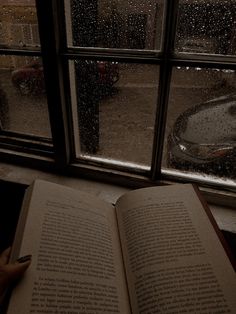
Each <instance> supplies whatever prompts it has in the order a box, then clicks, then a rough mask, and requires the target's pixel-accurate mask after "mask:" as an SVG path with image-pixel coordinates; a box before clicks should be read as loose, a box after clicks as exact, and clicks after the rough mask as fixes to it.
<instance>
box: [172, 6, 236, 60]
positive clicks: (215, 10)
mask: <svg viewBox="0 0 236 314" xmlns="http://www.w3.org/2000/svg"><path fill="white" fill-rule="evenodd" d="M235 12H236V1H235V0H233V1H232V0H224V1H219V0H206V1H202V0H195V1H192V0H180V1H179V14H178V24H177V35H176V46H175V47H176V50H177V51H178V52H185V53H208V54H221V55H235V54H236V14H235Z"/></svg>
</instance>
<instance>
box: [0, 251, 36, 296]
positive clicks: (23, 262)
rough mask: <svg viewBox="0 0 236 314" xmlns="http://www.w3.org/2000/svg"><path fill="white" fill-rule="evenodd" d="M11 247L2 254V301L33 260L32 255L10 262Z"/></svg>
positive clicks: (0, 270)
mask: <svg viewBox="0 0 236 314" xmlns="http://www.w3.org/2000/svg"><path fill="white" fill-rule="evenodd" d="M10 251H11V248H8V249H6V250H5V251H3V252H2V254H1V255H0V301H1V299H3V297H4V294H5V292H6V291H7V289H8V288H9V286H10V285H11V283H13V282H14V281H16V280H17V279H19V278H20V277H21V276H22V275H23V274H24V272H25V271H26V269H27V268H28V267H29V265H30V262H31V256H30V255H27V257H23V258H21V259H18V260H17V261H16V262H15V263H10V264H8V260H9V256H10Z"/></svg>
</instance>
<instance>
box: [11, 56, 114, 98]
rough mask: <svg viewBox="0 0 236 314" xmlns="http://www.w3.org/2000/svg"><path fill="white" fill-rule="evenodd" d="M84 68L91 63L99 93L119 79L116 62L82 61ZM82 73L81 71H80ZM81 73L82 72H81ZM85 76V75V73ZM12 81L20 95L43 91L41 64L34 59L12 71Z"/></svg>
mask: <svg viewBox="0 0 236 314" xmlns="http://www.w3.org/2000/svg"><path fill="white" fill-rule="evenodd" d="M83 64H84V70H85V71H87V69H88V68H89V69H91V66H88V64H93V65H94V67H93V71H95V72H96V73H95V74H96V75H97V77H98V79H97V85H98V88H97V90H98V91H99V94H100V95H103V96H106V95H108V94H109V93H111V90H112V88H113V85H114V84H115V83H116V82H117V81H118V80H119V68H118V63H117V62H107V61H87V60H86V61H84V63H83ZM81 73H83V71H81ZM82 75H83V74H82ZM85 77H86V75H85ZM12 82H13V84H14V85H15V86H16V87H17V88H18V89H19V91H20V92H21V94H22V95H31V94H42V93H45V82H44V73H43V65H42V63H41V62H40V61H34V62H32V63H30V64H29V65H26V66H23V67H21V68H19V69H16V70H14V71H13V72H12Z"/></svg>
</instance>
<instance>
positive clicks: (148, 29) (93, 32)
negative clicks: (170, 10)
mask: <svg viewBox="0 0 236 314" xmlns="http://www.w3.org/2000/svg"><path fill="white" fill-rule="evenodd" d="M163 7H164V4H163V1H162V0H152V1H151V0H145V1H144V0H142V1H130V0H128V1H120V0H108V1H107V0H98V1H83V0H71V1H68V2H67V1H65V14H66V19H67V39H68V45H70V46H71V45H73V46H81V47H103V48H123V49H147V50H159V49H160V42H161V32H162V20H163Z"/></svg>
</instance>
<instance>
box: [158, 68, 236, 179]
mask: <svg viewBox="0 0 236 314" xmlns="http://www.w3.org/2000/svg"><path fill="white" fill-rule="evenodd" d="M235 75H236V73H235V71H233V70H232V71H231V70H219V69H203V68H175V69H174V71H173V77H172V82H171V93H170V99H169V108H168V117H167V126H166V139H165V151H164V156H163V164H162V166H163V168H169V169H177V170H178V169H179V170H181V171H184V172H185V171H186V172H195V173H197V174H199V175H205V174H207V175H210V176H212V177H219V178H228V179H231V180H235V179H236V167H235V164H236V80H235Z"/></svg>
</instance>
